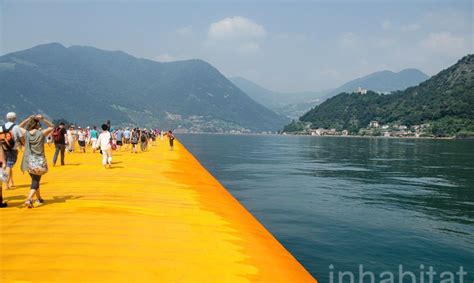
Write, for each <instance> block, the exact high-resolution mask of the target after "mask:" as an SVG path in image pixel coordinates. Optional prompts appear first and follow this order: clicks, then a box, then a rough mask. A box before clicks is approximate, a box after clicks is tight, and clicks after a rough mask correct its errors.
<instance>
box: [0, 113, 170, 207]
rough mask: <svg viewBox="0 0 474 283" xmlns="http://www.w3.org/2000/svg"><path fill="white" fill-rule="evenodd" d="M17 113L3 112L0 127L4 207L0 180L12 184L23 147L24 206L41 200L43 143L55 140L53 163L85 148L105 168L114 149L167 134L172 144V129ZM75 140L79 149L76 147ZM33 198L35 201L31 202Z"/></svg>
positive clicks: (128, 147)
mask: <svg viewBox="0 0 474 283" xmlns="http://www.w3.org/2000/svg"><path fill="white" fill-rule="evenodd" d="M16 121H17V116H16V114H15V113H13V112H10V113H8V114H7V115H6V123H5V124H4V125H2V126H1V127H0V165H1V167H0V208H1V207H6V206H7V203H6V202H4V201H3V194H2V183H4V184H5V189H6V190H8V189H10V188H13V187H14V180H13V168H14V166H15V164H16V163H17V158H18V152H19V150H23V158H22V160H21V166H20V169H21V171H22V172H23V173H25V172H26V173H28V174H29V175H30V177H31V185H30V192H29V194H28V197H27V199H26V200H25V206H26V207H28V208H32V207H34V203H35V204H42V203H43V202H44V200H43V198H42V197H41V191H40V181H41V177H42V176H43V175H44V174H46V173H47V172H48V162H47V160H46V154H45V144H48V146H51V144H53V143H54V154H53V159H52V164H53V167H54V166H56V165H57V161H58V158H59V160H60V165H61V166H63V165H65V164H66V154H67V153H69V154H72V153H75V152H76V153H85V152H86V151H87V149H88V148H90V149H91V151H92V152H93V153H96V152H100V153H101V154H102V165H103V166H104V168H110V167H112V155H113V151H129V150H130V151H131V153H133V154H136V153H138V145H140V151H141V152H145V151H147V150H148V148H149V147H150V146H154V145H156V140H157V139H160V140H163V139H164V137H167V138H168V140H169V145H170V150H173V148H174V139H175V136H174V134H173V132H172V131H171V130H170V131H167V132H163V131H161V130H157V129H154V130H150V129H146V128H143V129H141V128H138V127H136V128H115V129H114V128H112V127H111V126H110V121H107V122H106V123H104V124H102V125H101V127H100V132H99V131H98V129H97V127H96V126H93V127H85V128H81V127H77V129H76V126H75V125H66V123H64V122H60V123H58V124H57V125H53V123H52V122H50V121H49V120H47V119H46V118H45V117H44V116H43V115H33V116H30V117H28V118H26V119H25V120H23V121H22V122H21V123H19V124H16ZM76 144H77V146H78V150H77V151H76ZM33 200H34V202H33Z"/></svg>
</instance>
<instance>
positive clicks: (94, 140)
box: [90, 126, 99, 152]
mask: <svg viewBox="0 0 474 283" xmlns="http://www.w3.org/2000/svg"><path fill="white" fill-rule="evenodd" d="M90 135H91V145H92V151H93V152H95V148H96V143H97V138H98V137H99V133H98V132H97V127H96V126H94V127H93V128H92V130H91V132H90Z"/></svg>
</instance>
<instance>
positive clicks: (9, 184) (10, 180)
mask: <svg viewBox="0 0 474 283" xmlns="http://www.w3.org/2000/svg"><path fill="white" fill-rule="evenodd" d="M5 172H6V173H7V176H8V179H7V181H6V182H5V189H6V190H10V189H11V188H13V187H14V186H15V184H14V183H13V170H12V168H11V167H7V168H6V169H5Z"/></svg>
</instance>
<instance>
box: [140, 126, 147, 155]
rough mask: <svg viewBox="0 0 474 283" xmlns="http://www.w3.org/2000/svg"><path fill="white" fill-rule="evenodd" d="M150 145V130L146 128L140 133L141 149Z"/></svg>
mask: <svg viewBox="0 0 474 283" xmlns="http://www.w3.org/2000/svg"><path fill="white" fill-rule="evenodd" d="M147 146H148V132H147V131H146V129H145V130H143V131H141V134H140V149H141V151H142V152H143V151H145V150H146V148H147Z"/></svg>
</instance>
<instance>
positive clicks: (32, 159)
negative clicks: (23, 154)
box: [28, 154, 48, 175]
mask: <svg viewBox="0 0 474 283" xmlns="http://www.w3.org/2000/svg"><path fill="white" fill-rule="evenodd" d="M47 172H48V163H47V162H46V158H45V157H44V156H43V155H37V154H30V155H29V156H28V173H30V174H33V175H44V174H46V173H47Z"/></svg>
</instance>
